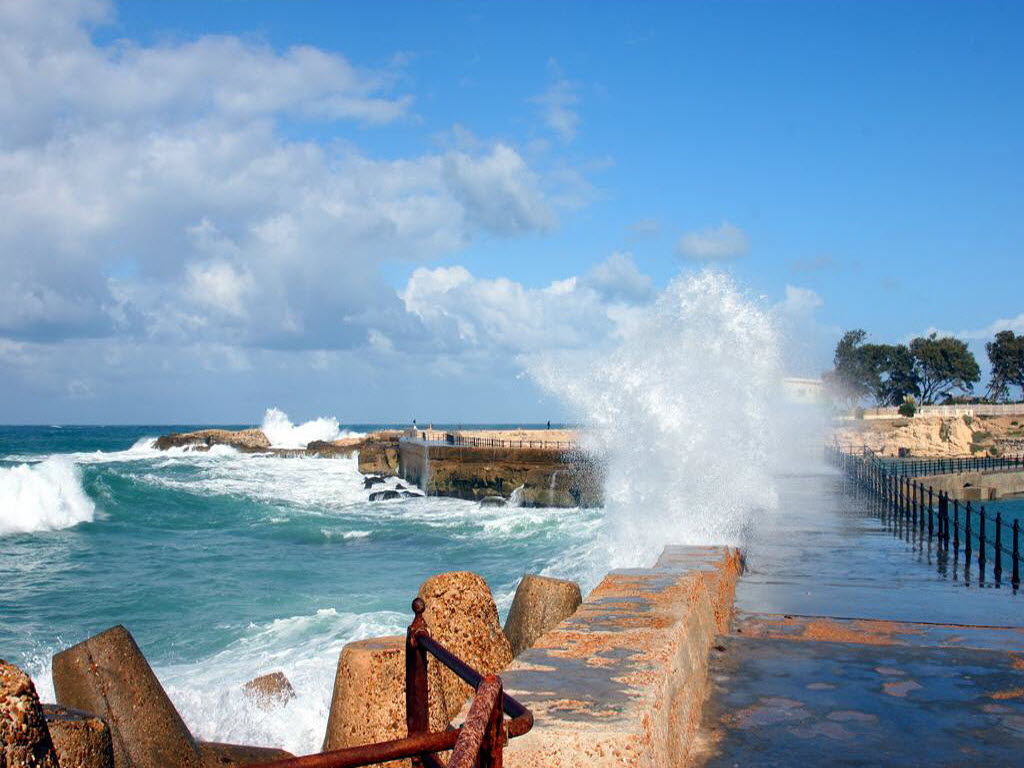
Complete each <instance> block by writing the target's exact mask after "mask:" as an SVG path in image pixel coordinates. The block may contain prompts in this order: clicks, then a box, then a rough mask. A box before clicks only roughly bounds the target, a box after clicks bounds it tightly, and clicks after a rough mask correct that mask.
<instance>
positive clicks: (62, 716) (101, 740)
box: [43, 704, 114, 768]
mask: <svg viewBox="0 0 1024 768" xmlns="http://www.w3.org/2000/svg"><path fill="white" fill-rule="evenodd" d="M43 714H44V715H45V716H46V725H47V727H48V728H49V729H50V738H52V739H53V746H54V749H56V751H57V762H58V763H60V768H114V746H113V742H112V741H111V739H110V728H109V727H108V726H107V724H106V723H105V722H103V718H101V717H97V716H96V715H94V714H92V713H91V712H83V711H82V710H80V709H69V708H68V707H62V706H60V705H59V704H43Z"/></svg>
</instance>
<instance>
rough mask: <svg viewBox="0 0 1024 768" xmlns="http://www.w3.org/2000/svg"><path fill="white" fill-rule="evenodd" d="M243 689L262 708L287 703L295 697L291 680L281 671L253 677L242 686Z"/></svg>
mask: <svg viewBox="0 0 1024 768" xmlns="http://www.w3.org/2000/svg"><path fill="white" fill-rule="evenodd" d="M242 690H243V691H245V695H246V696H247V697H248V698H249V699H251V700H252V701H254V702H255V703H256V706H258V707H260V708H261V709H271V708H273V707H276V706H280V705H282V704H287V703H288V702H289V701H291V700H292V699H294V698H295V689H294V688H292V684H291V681H289V680H288V678H287V677H286V676H285V674H284V672H280V671H278V672H271V673H269V674H266V675H260V676H259V677H256V678H253V679H252V680H250V681H249V682H247V683H246V684H245V685H243V686H242Z"/></svg>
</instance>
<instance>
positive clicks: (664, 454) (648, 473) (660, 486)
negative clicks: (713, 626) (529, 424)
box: [530, 271, 782, 568]
mask: <svg viewBox="0 0 1024 768" xmlns="http://www.w3.org/2000/svg"><path fill="white" fill-rule="evenodd" d="M530 373H531V375H532V376H533V377H534V379H535V380H536V381H537V382H538V383H539V384H540V385H541V386H542V387H543V388H544V389H546V390H547V391H549V392H551V393H553V394H555V395H557V396H558V397H559V398H561V399H562V400H563V401H564V402H565V403H566V404H567V405H568V407H569V408H570V410H571V411H572V412H573V415H574V416H575V417H576V418H577V419H578V420H579V421H580V423H582V424H585V425H586V427H587V429H586V432H585V434H584V435H583V440H584V445H585V447H586V449H587V450H589V451H591V452H593V453H595V454H596V455H598V456H601V457H602V458H603V459H604V460H605V462H606V481H605V521H606V524H605V531H604V543H603V545H604V546H605V547H607V551H608V556H609V559H610V561H611V564H612V565H613V566H616V567H621V566H631V565H634V566H637V565H644V566H646V565H650V564H651V563H652V562H653V561H654V559H655V558H656V557H657V556H658V554H659V553H660V551H661V549H662V548H663V547H664V546H665V545H666V544H736V543H739V541H740V539H741V537H742V535H743V532H744V529H745V527H746V525H747V523H748V522H749V521H750V520H751V518H752V516H753V515H754V514H755V513H756V512H757V510H759V509H760V510H764V509H770V508H772V507H773V506H774V505H775V504H776V500H775V492H774V489H773V488H774V486H773V480H772V454H773V451H774V448H775V446H776V438H775V420H776V417H775V414H776V410H775V408H776V404H777V403H778V391H779V386H780V383H781V377H782V376H781V353H780V339H779V334H778V332H777V330H776V327H775V323H774V322H773V317H772V315H771V313H770V312H769V311H767V310H765V309H762V308H761V307H759V306H758V305H757V304H756V303H754V302H753V301H751V300H749V299H747V298H746V297H745V296H743V294H742V293H741V292H740V291H739V290H738V289H737V288H736V286H735V285H734V284H733V282H732V281H731V280H730V278H729V277H728V276H726V275H725V274H722V273H719V272H714V271H704V272H701V273H699V274H692V275H683V276H680V277H677V278H676V279H674V280H673V281H672V282H671V283H669V285H668V286H667V287H666V288H665V290H664V291H663V292H662V293H661V294H660V296H659V297H658V298H657V300H656V301H655V302H654V303H653V304H652V305H650V306H649V307H646V308H642V309H639V310H637V311H636V314H635V315H634V316H632V317H631V318H630V320H629V322H628V323H623V325H622V326H621V329H620V333H619V335H618V336H617V338H616V340H615V343H614V345H613V346H612V347H611V348H605V349H597V350H588V351H586V352H583V353H574V354H573V355H572V356H569V355H565V354H562V355H557V356H548V357H544V358H541V359H540V360H539V361H538V363H537V364H535V365H533V366H532V367H531V370H530ZM608 563H609V560H608V559H604V560H603V565H604V567H605V568H606V567H607V565H608Z"/></svg>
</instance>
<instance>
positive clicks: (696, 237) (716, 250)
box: [676, 221, 749, 261]
mask: <svg viewBox="0 0 1024 768" xmlns="http://www.w3.org/2000/svg"><path fill="white" fill-rule="evenodd" d="M748 248H749V243H748V241H747V236H746V234H745V233H744V232H743V230H742V229H740V228H739V227H737V226H736V225H735V224H733V223H731V222H729V221H723V222H722V223H721V224H718V225H717V226H712V227H707V228H705V229H701V230H695V231H693V232H687V233H686V234H684V235H683V236H682V237H681V238H679V243H678V244H677V245H676V252H677V253H678V254H680V255H681V256H685V257H687V258H689V259H694V260H697V261H715V260H722V259H732V258H736V257H738V256H743V255H744V254H745V253H746V252H747V249H748Z"/></svg>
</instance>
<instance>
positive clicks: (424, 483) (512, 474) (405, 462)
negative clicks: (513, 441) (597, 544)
mask: <svg viewBox="0 0 1024 768" xmlns="http://www.w3.org/2000/svg"><path fill="white" fill-rule="evenodd" d="M398 475H399V476H400V477H401V478H403V479H404V480H406V481H407V482H410V483H415V484H416V485H418V486H419V487H420V488H421V489H422V490H423V491H424V492H425V493H426V494H427V495H428V496H453V497H455V498H460V499H469V500H481V499H484V498H486V497H488V496H500V497H502V498H505V499H509V498H511V496H512V493H513V491H516V490H517V489H519V492H518V497H519V501H520V503H521V504H522V505H523V506H544V507H580V506H582V507H592V506H599V505H600V504H601V503H602V494H601V488H602V480H603V478H602V476H601V469H600V466H599V464H598V463H597V462H596V461H594V460H593V459H591V458H588V457H587V456H585V455H582V454H580V453H579V452H577V451H572V450H566V449H560V448H518V447H516V448H509V447H481V446H464V445H446V444H443V443H435V442H427V441H424V440H419V439H416V438H409V437H403V438H401V440H399V443H398Z"/></svg>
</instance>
